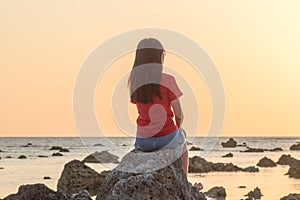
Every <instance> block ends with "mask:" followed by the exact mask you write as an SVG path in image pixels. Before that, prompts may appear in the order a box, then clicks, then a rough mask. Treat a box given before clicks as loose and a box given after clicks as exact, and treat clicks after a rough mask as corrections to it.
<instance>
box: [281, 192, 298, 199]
mask: <svg viewBox="0 0 300 200" xmlns="http://www.w3.org/2000/svg"><path fill="white" fill-rule="evenodd" d="M280 200H300V194H296V193H293V194H289V195H287V196H284V197H282V198H280Z"/></svg>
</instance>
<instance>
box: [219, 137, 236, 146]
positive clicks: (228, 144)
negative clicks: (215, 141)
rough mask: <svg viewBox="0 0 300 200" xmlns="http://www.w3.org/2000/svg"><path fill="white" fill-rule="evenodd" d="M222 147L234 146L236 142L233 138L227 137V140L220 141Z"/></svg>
mask: <svg viewBox="0 0 300 200" xmlns="http://www.w3.org/2000/svg"><path fill="white" fill-rule="evenodd" d="M221 145H222V147H225V148H227V147H236V145H237V142H236V141H235V140H234V139H233V138H229V140H228V141H227V142H222V143H221Z"/></svg>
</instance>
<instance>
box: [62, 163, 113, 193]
mask: <svg viewBox="0 0 300 200" xmlns="http://www.w3.org/2000/svg"><path fill="white" fill-rule="evenodd" d="M107 172H108V171H103V172H101V174H99V173H97V172H96V171H94V170H93V169H91V168H90V167H88V166H86V165H85V164H83V163H82V162H80V161H79V160H72V161H71V162H69V163H67V164H65V166H64V169H63V172H62V174H61V176H60V178H59V180H58V184H57V190H58V191H62V192H63V193H65V194H68V195H71V194H74V193H78V192H79V191H80V190H87V191H88V192H89V193H90V194H91V195H92V196H94V195H97V193H98V191H99V187H100V185H101V184H102V182H103V181H104V179H105V177H106V175H107Z"/></svg>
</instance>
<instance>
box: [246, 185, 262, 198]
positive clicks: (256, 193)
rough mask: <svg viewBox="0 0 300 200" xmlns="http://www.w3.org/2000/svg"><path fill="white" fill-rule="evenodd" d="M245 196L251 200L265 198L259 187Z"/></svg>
mask: <svg viewBox="0 0 300 200" xmlns="http://www.w3.org/2000/svg"><path fill="white" fill-rule="evenodd" d="M245 196H247V197H248V198H251V199H261V197H262V196H263V195H262V193H261V191H260V189H259V188H258V187H256V188H254V190H253V191H250V192H248V194H246V195H245Z"/></svg>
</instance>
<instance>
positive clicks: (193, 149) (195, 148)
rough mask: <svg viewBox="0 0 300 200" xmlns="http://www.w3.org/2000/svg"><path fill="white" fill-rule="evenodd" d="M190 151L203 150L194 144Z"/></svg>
mask: <svg viewBox="0 0 300 200" xmlns="http://www.w3.org/2000/svg"><path fill="white" fill-rule="evenodd" d="M189 151H203V149H201V148H200V147H195V146H192V147H191V148H190V150H189Z"/></svg>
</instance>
